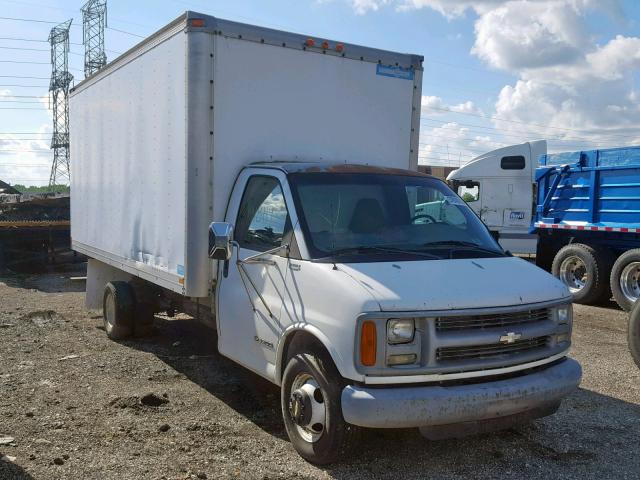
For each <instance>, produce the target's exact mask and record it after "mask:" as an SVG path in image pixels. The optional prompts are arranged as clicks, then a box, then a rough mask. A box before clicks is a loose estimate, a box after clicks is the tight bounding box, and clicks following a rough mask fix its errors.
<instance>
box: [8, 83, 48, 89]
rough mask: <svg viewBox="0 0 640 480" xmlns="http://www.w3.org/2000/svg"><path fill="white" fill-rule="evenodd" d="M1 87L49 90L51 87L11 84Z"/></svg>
mask: <svg viewBox="0 0 640 480" xmlns="http://www.w3.org/2000/svg"><path fill="white" fill-rule="evenodd" d="M0 87H20V88H49V85H21V84H17V83H10V84H4V85H0Z"/></svg>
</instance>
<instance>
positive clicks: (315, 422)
mask: <svg viewBox="0 0 640 480" xmlns="http://www.w3.org/2000/svg"><path fill="white" fill-rule="evenodd" d="M289 415H290V416H291V420H293V423H295V424H296V428H297V429H298V433H299V434H300V436H301V437H302V438H303V439H304V440H305V441H307V442H310V443H313V442H317V441H318V440H319V439H320V437H321V436H322V433H323V432H324V427H325V422H326V406H325V403H324V395H323V394H322V390H320V387H319V386H318V383H317V382H316V381H315V379H314V378H313V377H312V376H311V375H309V374H306V373H303V374H300V375H298V376H297V377H296V378H295V379H294V381H293V384H292V385H291V394H290V395H289Z"/></svg>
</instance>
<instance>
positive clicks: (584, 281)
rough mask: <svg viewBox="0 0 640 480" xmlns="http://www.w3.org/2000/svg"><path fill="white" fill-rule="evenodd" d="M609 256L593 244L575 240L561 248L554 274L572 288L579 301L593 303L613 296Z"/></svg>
mask: <svg viewBox="0 0 640 480" xmlns="http://www.w3.org/2000/svg"><path fill="white" fill-rule="evenodd" d="M610 265H611V264H610V260H609V255H608V254H607V253H606V252H600V251H597V250H595V249H594V248H593V247H590V246H589V245H584V244H582V243H572V244H571V245H566V246H564V247H562V248H561V249H560V251H558V253H557V254H556V256H555V258H554V259H553V264H552V266H551V273H552V274H553V275H554V276H556V277H558V278H559V279H560V280H562V282H563V283H564V284H565V285H567V287H569V290H570V291H571V293H572V295H573V300H574V301H575V302H576V303H584V304H593V303H598V302H601V301H603V300H606V299H607V298H608V296H609V285H608V283H607V280H606V279H607V277H608V270H609V268H610Z"/></svg>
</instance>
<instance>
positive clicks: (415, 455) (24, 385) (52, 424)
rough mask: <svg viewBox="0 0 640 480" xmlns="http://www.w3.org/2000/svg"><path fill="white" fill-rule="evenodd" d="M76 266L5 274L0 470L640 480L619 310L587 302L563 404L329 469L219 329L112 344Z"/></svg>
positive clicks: (634, 377)
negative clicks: (296, 440) (239, 362)
mask: <svg viewBox="0 0 640 480" xmlns="http://www.w3.org/2000/svg"><path fill="white" fill-rule="evenodd" d="M69 275H70V274H69V273H66V274H43V275H32V276H24V275H23V276H5V277H0V457H1V459H0V479H3V480H4V479H12V478H18V479H29V478H35V479H58V478H72V479H80V478H82V479H93V478H96V479H98V478H99V479H110V478H114V479H115V478H117V479H122V478H127V479H137V478H145V479H146V478H150V479H165V478H166V479H188V478H251V479H252V478H257V479H276V478H287V479H289V478H314V479H315V478H320V479H324V478H338V479H357V478H367V479H369V478H389V479H398V478H430V479H434V478H518V479H520V478H523V477H525V478H545V479H546V478H580V479H584V478H598V479H605V478H616V479H621V478H629V479H632V478H633V479H637V478H640V456H639V455H638V443H639V440H640V371H639V370H638V369H637V368H636V367H635V365H634V364H633V362H632V360H631V357H630V355H629V353H628V350H627V346H626V343H625V342H626V336H625V331H626V315H625V314H624V313H623V312H621V311H619V310H617V309H615V308H614V307H613V306H608V307H607V308H597V307H583V306H577V307H576V317H575V330H574V333H575V335H574V348H573V352H572V356H574V357H575V358H577V359H578V360H579V361H580V362H581V363H582V365H583V368H584V380H583V383H582V387H581V389H580V390H579V391H578V392H577V393H576V394H574V395H573V396H572V397H570V398H569V399H568V400H566V401H565V402H564V403H563V406H562V408H561V410H560V411H559V412H558V413H557V414H556V415H554V416H552V417H549V418H546V419H542V420H538V421H536V422H534V423H532V424H530V425H528V426H524V427H520V428H516V429H511V430H508V431H505V432H501V433H498V434H490V435H482V436H476V437H470V438H467V439H464V440H446V441H439V442H429V441H427V440H424V439H423V438H422V437H420V436H419V435H418V433H417V432H416V431H414V430H393V431H381V430H377V431H373V430H372V431H367V432H366V433H365V435H364V437H363V439H362V442H361V445H360V448H359V449H358V450H359V452H358V454H356V455H354V456H353V458H351V459H350V460H349V461H348V462H345V463H342V464H338V465H334V466H331V467H330V468H324V469H320V468H317V467H314V466H313V465H310V464H308V463H306V462H305V461H303V460H302V459H301V458H300V457H299V456H298V455H297V454H296V452H295V451H294V450H293V448H292V447H291V445H290V444H289V442H288V440H287V438H286V434H285V431H284V427H283V424H282V420H281V418H280V409H279V401H278V390H277V389H276V388H275V387H273V386H271V385H269V384H267V383H266V382H264V381H263V380H261V379H260V378H258V377H256V376H255V375H253V374H251V373H249V372H247V371H246V370H244V369H242V368H240V367H237V366H235V365H234V364H233V363H231V362H229V361H227V360H225V359H224V358H222V357H220V356H219V355H217V353H216V351H215V348H214V344H213V334H212V332H210V331H208V330H207V329H206V328H204V327H202V326H200V325H199V324H197V323H196V322H194V321H192V320H189V319H176V320H169V319H167V318H163V317H161V316H158V317H156V327H157V333H156V335H154V337H152V338H149V339H145V340H137V341H127V342H121V343H115V342H112V341H110V340H108V339H107V337H106V335H105V333H104V331H103V330H102V321H101V318H100V317H99V316H98V315H95V314H91V313H88V312H87V311H85V309H84V308H83V293H82V290H83V288H84V284H83V283H82V282H75V281H70V280H69V279H68V277H69Z"/></svg>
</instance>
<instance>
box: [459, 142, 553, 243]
mask: <svg viewBox="0 0 640 480" xmlns="http://www.w3.org/2000/svg"><path fill="white" fill-rule="evenodd" d="M546 153H547V142H546V141H545V140H538V141H535V142H526V143H522V144H518V145H510V146H508V147H504V148H499V149H497V150H493V151H491V152H488V153H485V154H483V155H480V156H478V157H476V158H474V159H473V160H471V161H470V162H469V163H467V164H466V165H464V166H462V167H460V168H459V169H457V170H454V171H453V172H451V173H450V174H449V175H448V177H447V182H448V183H449V184H450V185H451V187H452V188H453V189H454V190H455V191H457V193H458V194H459V195H460V196H461V197H464V199H465V200H466V201H467V203H468V204H469V206H470V207H471V208H472V209H473V211H474V212H476V213H477V214H478V215H479V216H480V218H481V219H482V221H483V222H484V223H485V224H486V225H487V227H489V230H491V231H492V232H493V233H494V235H495V236H496V237H497V238H498V241H499V242H500V245H502V247H503V248H504V249H505V250H509V251H510V252H513V253H522V254H535V253H536V245H537V243H538V236H537V235H535V234H532V233H529V230H530V229H531V219H532V214H533V212H534V211H535V205H536V193H535V183H536V182H535V173H536V167H537V166H538V159H539V158H540V155H544V154H546Z"/></svg>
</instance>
